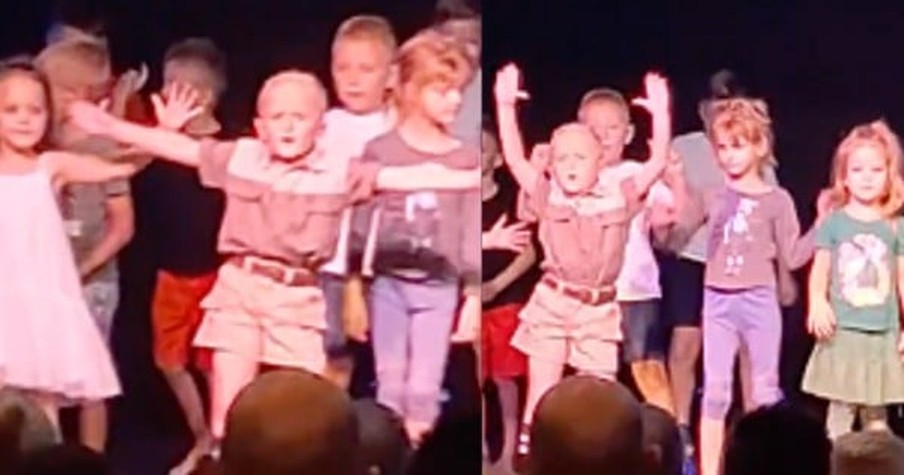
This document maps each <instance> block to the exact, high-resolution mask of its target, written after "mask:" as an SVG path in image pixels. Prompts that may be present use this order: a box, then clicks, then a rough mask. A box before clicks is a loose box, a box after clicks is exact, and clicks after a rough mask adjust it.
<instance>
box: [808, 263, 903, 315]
mask: <svg viewBox="0 0 904 475" xmlns="http://www.w3.org/2000/svg"><path fill="white" fill-rule="evenodd" d="M831 267H832V251H830V250H828V249H819V250H817V251H816V254H815V255H814V256H813V265H812V266H811V267H810V279H809V280H808V282H807V297H808V299H809V301H810V308H814V306H815V305H818V304H825V303H828V301H829V273H830V272H831ZM899 272H900V270H899ZM899 285H900V282H899Z"/></svg>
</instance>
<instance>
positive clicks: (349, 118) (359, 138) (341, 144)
mask: <svg viewBox="0 0 904 475" xmlns="http://www.w3.org/2000/svg"><path fill="white" fill-rule="evenodd" d="M323 122H324V126H325V127H324V131H323V135H322V136H321V137H320V142H319V146H320V147H321V148H322V149H323V151H324V155H325V157H326V159H327V160H328V161H329V162H330V163H332V164H333V165H334V166H336V167H341V168H342V169H345V170H347V169H348V165H349V163H350V162H351V161H352V160H356V159H359V158H361V154H362V153H364V146H365V145H367V143H368V142H370V141H371V140H373V139H375V138H377V137H379V136H380V135H383V134H385V133H386V132H388V131H389V129H390V128H392V125H393V124H392V119H391V116H390V115H389V113H388V112H387V111H380V112H374V113H371V114H364V115H359V114H353V113H351V112H349V111H347V110H345V109H342V108H338V107H337V108H333V109H330V110H329V111H327V113H326V115H325V116H324V118H323ZM350 226H351V210H350V209H347V210H345V211H344V212H343V213H342V222H341V224H340V228H339V240H338V242H337V243H336V255H335V256H333V259H332V260H331V261H329V262H327V263H326V264H324V265H323V266H322V267H321V268H320V269H321V270H322V271H323V272H328V273H330V274H335V275H344V274H345V273H346V268H347V266H348V262H347V259H348V235H349V228H350Z"/></svg>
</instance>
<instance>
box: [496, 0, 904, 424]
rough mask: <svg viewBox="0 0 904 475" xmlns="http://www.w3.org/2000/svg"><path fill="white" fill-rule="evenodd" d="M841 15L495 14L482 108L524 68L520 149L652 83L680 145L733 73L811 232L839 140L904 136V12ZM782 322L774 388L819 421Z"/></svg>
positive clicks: (740, 10)
mask: <svg viewBox="0 0 904 475" xmlns="http://www.w3.org/2000/svg"><path fill="white" fill-rule="evenodd" d="M838 3H842V2H817V1H810V0H802V1H793V2H781V1H767V2H741V1H727V2H726V1H722V2H718V3H716V2H709V1H705V2H703V1H699V2H667V1H645V0H607V1H604V2H603V1H589V0H558V1H543V0H529V1H525V0H494V1H493V2H490V3H488V4H487V6H486V7H485V11H484V56H483V64H484V70H485V74H486V76H487V78H486V80H485V81H484V84H485V87H484V88H485V90H484V104H485V106H484V108H485V110H487V111H490V110H491V107H492V106H491V104H492V86H493V79H494V75H495V72H496V71H497V70H498V68H499V67H501V66H502V65H503V64H505V63H506V62H509V61H514V62H516V63H518V65H519V66H520V67H521V69H522V71H523V73H524V77H525V86H526V88H527V90H528V91H529V92H530V94H531V100H530V101H529V102H528V103H526V104H525V105H524V106H523V107H522V113H521V123H522V127H523V128H524V131H525V135H526V140H527V142H528V143H532V142H536V141H539V140H544V141H545V140H546V139H547V138H548V134H549V132H550V131H551V130H552V128H553V127H555V126H556V125H558V124H561V123H563V122H565V121H569V120H574V118H575V111H576V109H577V104H578V101H579V100H580V97H581V95H582V94H583V93H584V92H586V91H587V90H589V89H591V88H594V87H599V86H610V87H615V88H617V89H619V90H621V91H623V92H625V93H626V94H628V95H629V96H636V95H637V94H638V93H640V92H641V88H642V79H643V74H644V72H645V71H647V70H650V69H655V70H659V71H662V72H664V73H665V74H666V75H667V76H668V77H669V79H670V80H671V82H672V85H673V90H674V98H675V133H676V135H677V134H680V133H685V132H689V131H693V130H697V129H699V128H700V123H699V119H698V118H697V113H696V105H697V101H698V100H699V99H701V98H702V97H703V96H704V95H705V94H706V92H707V88H708V77H709V75H710V74H712V73H713V72H715V71H716V70H718V69H720V68H730V69H732V70H734V71H736V72H737V73H738V74H739V76H740V78H741V81H742V83H745V84H746V85H747V86H748V87H749V88H750V89H751V91H750V92H751V93H753V94H755V95H761V96H762V97H764V98H765V99H767V100H768V102H769V105H770V109H771V113H772V116H773V120H774V127H775V132H776V135H777V150H776V153H777V157H778V161H779V164H780V166H779V173H778V174H779V179H780V181H781V183H782V184H783V185H784V186H785V187H786V188H788V189H789V190H790V191H791V193H792V195H793V196H794V198H795V200H796V202H797V207H798V213H799V215H800V218H801V222H802V224H803V225H805V226H809V224H810V223H811V222H812V219H813V216H814V205H813V204H814V202H815V198H816V195H817V192H818V190H819V189H820V187H822V186H825V184H827V180H828V174H829V163H830V157H831V153H832V151H833V149H834V147H835V146H836V145H837V143H838V141H839V140H840V138H841V137H842V136H843V134H844V133H846V131H847V130H849V128H850V127H851V126H853V125H854V124H856V123H859V122H864V121H869V120H873V119H876V118H879V117H880V116H884V117H886V118H887V119H889V120H890V121H891V124H892V126H893V127H894V126H897V128H898V131H899V132H900V131H901V127H902V126H904V122H902V119H904V115H902V114H904V88H902V87H901V74H902V72H904V67H902V63H901V61H900V60H899V59H898V57H897V56H898V55H897V50H898V45H901V44H904V29H902V28H900V25H901V22H902V19H904V4H900V3H895V2H887V3H884V4H882V7H880V8H870V7H869V6H866V5H865V4H864V3H858V2H843V3H844V5H845V6H838ZM636 120H637V122H638V125H639V130H638V132H639V133H638V136H639V137H641V139H640V140H635V143H634V144H632V146H631V147H629V151H630V152H634V153H643V152H644V150H643V145H642V144H645V142H646V139H644V138H643V137H645V136H648V134H649V132H648V128H647V127H646V126H647V124H646V123H645V122H646V121H647V119H646V117H645V116H643V115H642V114H641V115H640V116H639V117H636ZM798 274H799V277H801V278H802V277H804V276H805V275H806V272H799V273H798ZM799 280H801V279H799ZM801 282H802V280H801ZM785 313H786V318H785V323H786V324H785V338H784V340H785V341H784V345H783V358H782V385H783V387H784V389H785V391H786V393H787V394H788V395H789V396H790V397H792V398H794V399H803V400H804V401H805V402H806V406H807V407H809V408H812V409H813V410H814V411H818V410H819V409H820V405H819V404H813V403H814V401H812V400H810V399H809V398H802V397H801V395H800V391H799V389H798V387H799V380H800V376H801V373H802V371H803V367H804V365H805V363H806V359H807V357H808V356H809V351H810V346H811V344H812V343H811V341H810V339H809V338H808V337H807V335H806V332H805V330H804V323H803V309H802V305H801V304H800V303H798V305H796V306H795V307H794V308H791V309H788V310H787V311H786V312H785Z"/></svg>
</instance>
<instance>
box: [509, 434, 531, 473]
mask: <svg viewBox="0 0 904 475" xmlns="http://www.w3.org/2000/svg"><path fill="white" fill-rule="evenodd" d="M529 452H530V427H528V426H523V427H522V428H521V432H520V433H519V434H518V444H517V445H516V446H515V454H514V455H513V456H512V469H513V470H514V471H515V473H526V472H527V455H528V453H529Z"/></svg>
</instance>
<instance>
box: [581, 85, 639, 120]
mask: <svg viewBox="0 0 904 475" xmlns="http://www.w3.org/2000/svg"><path fill="white" fill-rule="evenodd" d="M600 102H603V103H608V104H614V105H615V106H616V107H618V108H619V109H621V110H622V111H623V112H624V114H625V119H626V120H629V121H630V119H631V108H630V106H628V101H627V100H626V99H625V96H624V95H623V94H622V93H620V92H618V91H616V90H615V89H612V88H608V87H598V88H596V89H591V90H589V91H587V92H586V93H585V94H584V95H583V96H582V97H581V102H580V104H579V105H578V118H580V117H581V116H582V115H583V113H584V109H585V108H586V107H588V106H590V105H592V104H596V103H600Z"/></svg>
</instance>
